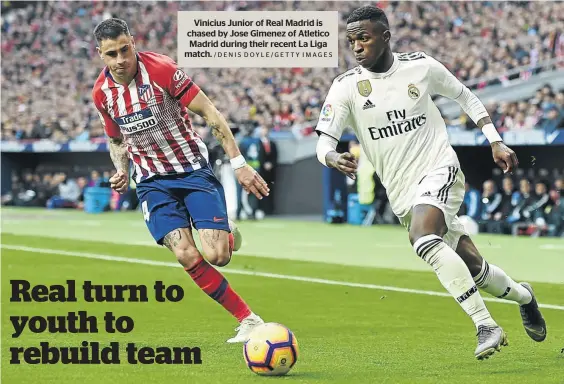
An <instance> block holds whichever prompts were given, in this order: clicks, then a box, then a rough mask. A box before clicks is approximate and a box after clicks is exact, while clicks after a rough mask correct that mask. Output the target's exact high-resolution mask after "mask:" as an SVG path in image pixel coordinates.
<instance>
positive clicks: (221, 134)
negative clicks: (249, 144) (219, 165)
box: [188, 91, 241, 159]
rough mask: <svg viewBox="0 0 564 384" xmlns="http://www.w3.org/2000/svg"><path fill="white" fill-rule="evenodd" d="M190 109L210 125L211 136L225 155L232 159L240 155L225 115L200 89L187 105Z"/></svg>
mask: <svg viewBox="0 0 564 384" xmlns="http://www.w3.org/2000/svg"><path fill="white" fill-rule="evenodd" d="M188 109H190V111H192V112H194V113H197V114H198V115H200V116H202V117H203V118H204V120H205V121H206V124H207V125H208V127H210V129H211V132H212V134H213V136H214V137H215V138H216V139H217V141H218V142H219V144H221V146H222V148H223V149H224V150H225V153H226V154H227V156H229V158H230V159H233V158H235V157H237V156H239V155H241V151H239V147H238V146H237V142H236V141H235V137H234V136H233V133H232V132H231V129H230V128H229V124H228V123H227V120H225V117H223V115H222V114H221V112H219V111H218V110H217V108H216V107H215V105H213V103H212V102H211V101H210V99H208V97H207V96H206V94H205V93H204V92H202V91H200V92H199V93H198V94H197V95H196V97H194V99H193V100H192V101H191V102H190V104H189V105H188Z"/></svg>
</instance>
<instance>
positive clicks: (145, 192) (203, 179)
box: [137, 165, 230, 244]
mask: <svg viewBox="0 0 564 384" xmlns="http://www.w3.org/2000/svg"><path fill="white" fill-rule="evenodd" d="M137 196H138V197H139V204H140V206H141V209H142V212H143V218H144V219H145V223H146V224H147V227H148V228H149V231H150V232H151V235H153V238H154V239H155V241H156V242H157V243H158V244H162V243H163V240H164V237H165V236H166V235H167V234H168V233H169V232H171V231H173V230H175V229H177V228H190V226H191V225H192V226H194V228H196V229H198V230H199V229H221V230H225V231H227V232H230V229H229V222H228V220H227V205H226V202H225V192H224V190H223V186H222V185H221V183H220V182H219V180H218V179H217V178H216V177H215V175H214V173H213V171H212V170H211V168H210V167H209V165H208V166H207V167H204V168H201V169H198V170H196V171H192V172H189V173H183V174H180V175H170V176H155V177H153V178H151V179H149V180H145V181H142V182H140V183H139V184H137Z"/></svg>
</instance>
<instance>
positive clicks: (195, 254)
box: [174, 246, 202, 269]
mask: <svg viewBox="0 0 564 384" xmlns="http://www.w3.org/2000/svg"><path fill="white" fill-rule="evenodd" d="M174 255H175V256H176V260H178V262H179V263H180V265H182V266H183V267H184V268H188V269H189V268H192V267H193V266H194V265H196V263H197V262H198V261H199V260H200V259H201V257H202V255H201V254H200V251H198V249H197V248H195V247H190V246H188V247H179V248H176V249H175V250H174Z"/></svg>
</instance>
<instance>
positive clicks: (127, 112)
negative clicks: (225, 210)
mask: <svg viewBox="0 0 564 384" xmlns="http://www.w3.org/2000/svg"><path fill="white" fill-rule="evenodd" d="M137 68H138V69H137V74H136V75H135V77H134V78H133V80H132V81H131V82H130V83H129V84H128V85H121V84H118V83H116V82H115V81H114V80H113V78H112V75H111V74H110V70H109V69H108V68H107V67H106V68H104V69H103V70H102V72H101V73H100V75H99V76H98V79H97V80H96V83H95V84H94V88H93V90H92V98H93V100H94V104H95V105H96V108H97V110H98V114H99V115H100V119H101V120H102V124H103V126H104V129H105V131H106V134H107V135H108V136H110V137H120V135H123V137H124V142H125V144H126V146H127V151H128V155H129V158H130V159H131V161H132V165H133V175H132V176H133V179H134V180H135V182H137V183H139V182H141V181H143V180H147V179H149V178H151V177H153V176H155V175H171V174H179V173H186V172H191V171H194V170H196V169H200V168H202V167H203V166H205V165H206V164H207V162H208V161H209V159H208V150H207V148H206V145H205V144H204V142H203V141H202V139H201V138H200V136H199V135H198V134H197V133H196V131H194V130H193V129H192V125H191V123H190V118H189V116H188V110H187V108H186V107H187V105H188V104H190V102H191V101H192V100H193V99H194V97H196V95H197V94H198V92H199V91H200V88H199V87H198V86H197V85H196V84H195V83H194V82H193V81H192V79H191V78H190V77H188V76H187V75H186V73H184V71H182V70H181V69H179V68H178V67H177V65H176V63H175V62H174V60H172V59H171V58H169V57H168V56H164V55H160V54H158V53H154V52H138V53H137Z"/></svg>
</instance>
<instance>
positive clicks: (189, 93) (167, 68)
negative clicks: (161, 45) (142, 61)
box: [159, 57, 200, 105]
mask: <svg viewBox="0 0 564 384" xmlns="http://www.w3.org/2000/svg"><path fill="white" fill-rule="evenodd" d="M167 59H168V60H163V62H162V65H160V68H159V71H161V74H162V77H161V78H162V79H163V82H164V84H163V85H164V86H165V88H166V90H167V91H168V93H169V94H170V95H171V96H172V97H174V98H175V99H176V100H178V101H179V102H180V103H181V104H182V105H188V104H190V102H191V101H192V100H193V99H194V97H196V95H197V94H198V92H200V87H198V85H197V84H196V83H194V81H193V80H192V79H191V78H190V77H189V76H188V75H187V74H186V73H185V72H184V71H183V70H182V69H180V68H178V65H176V63H175V62H174V60H172V59H170V58H168V57H167Z"/></svg>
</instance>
